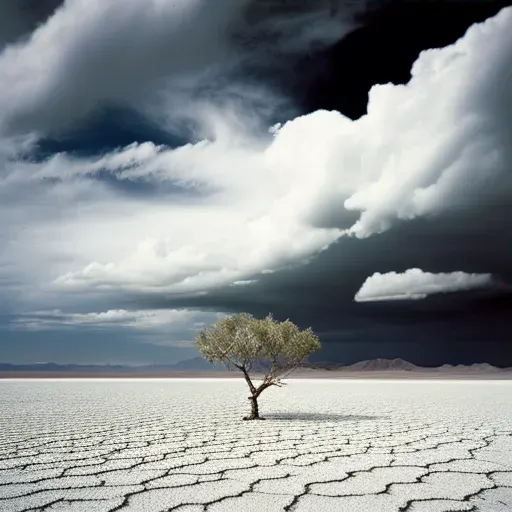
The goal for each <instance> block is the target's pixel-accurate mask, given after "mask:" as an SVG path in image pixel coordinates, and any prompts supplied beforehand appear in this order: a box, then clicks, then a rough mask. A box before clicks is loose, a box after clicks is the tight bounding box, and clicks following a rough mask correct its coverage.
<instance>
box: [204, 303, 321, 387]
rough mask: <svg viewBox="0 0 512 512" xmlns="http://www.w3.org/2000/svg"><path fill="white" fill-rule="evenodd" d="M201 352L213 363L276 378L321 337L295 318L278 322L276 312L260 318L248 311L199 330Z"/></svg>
mask: <svg viewBox="0 0 512 512" xmlns="http://www.w3.org/2000/svg"><path fill="white" fill-rule="evenodd" d="M196 346H197V348H198V350H199V352H200V354H201V355H202V356H203V357H204V358H205V359H206V360H208V361H210V362H211V363H213V364H225V365H227V366H228V367H229V368H238V369H239V370H242V371H244V373H245V372H249V371H251V369H256V370H259V371H262V372H264V373H265V381H266V382H269V383H270V382H274V381H276V380H278V379H279V377H281V378H282V377H283V376H284V374H287V373H290V372H291V371H293V370H294V369H295V368H297V367H298V366H299V365H300V364H301V363H302V362H303V361H304V360H305V359H306V358H307V357H308V356H309V355H310V354H311V353H312V352H314V351H315V350H319V349H320V341H319V339H318V337H317V336H316V335H315V334H314V333H313V331H312V330H311V329H310V328H308V329H306V330H303V331H301V330H300V329H299V328H298V327H297V326H296V325H295V324H294V323H293V322H291V321H290V320H286V321H285V322H278V321H276V320H274V318H273V317H272V315H268V316H267V317H266V318H263V319H261V320H260V319H257V318H254V317H253V316H252V315H249V314H247V313H239V314H236V315H232V316H229V317H225V318H222V319H221V320H219V322H217V324H215V325H213V326H210V327H207V328H206V329H203V330H202V331H200V332H199V333H198V334H197V337H196Z"/></svg>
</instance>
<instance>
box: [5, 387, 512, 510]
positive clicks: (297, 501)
mask: <svg viewBox="0 0 512 512" xmlns="http://www.w3.org/2000/svg"><path fill="white" fill-rule="evenodd" d="M511 392H512V382H511V381H507V380H494V381H419V380H408V381H405V380H404V381H398V380H397V381H393V380H382V381H379V380H366V381H365V380H293V381H290V382H289V385H288V386H287V387H285V388H280V389H278V388H272V389H270V390H268V391H266V392H265V393H264V394H263V395H262V397H261V404H260V408H261V410H262V413H263V414H264V415H265V416H266V418H267V420H266V421H257V422H244V421H242V420H241V417H242V416H243V414H245V413H246V410H247V409H248V401H247V399H246V397H247V391H246V388H245V384H244V383H243V382H241V381H234V380H221V379H211V380H206V379H200V380H194V379H190V380H155V379H153V380H147V381H145V380H141V379H138V380H113V379H110V380H90V379H89V380H62V379H60V380H55V381H52V380H44V381H43V380H4V381H2V382H0V411H1V414H0V510H1V511H6V512H7V511H8V512H16V511H42V510H48V511H66V512H68V511H69V512H75V511H84V512H85V511H87V512H100V511H105V512H106V511H115V510H127V511H171V510H172V511H174V510H176V511H179V512H200V511H208V512H222V511H233V512H235V511H241V510H243V511H246V512H252V511H254V512H256V511H257V512H261V511H268V512H272V511H283V510H284V511H297V512H304V511H315V512H317V511H336V512H343V511H347V512H358V511H361V512H377V511H378V512H386V511H410V512H438V511H439V512H440V511H462V510H474V511H477V510H479V511H496V512H498V511H500V512H510V511H511V510H512V407H511V405H512V404H511V402H512V393H511Z"/></svg>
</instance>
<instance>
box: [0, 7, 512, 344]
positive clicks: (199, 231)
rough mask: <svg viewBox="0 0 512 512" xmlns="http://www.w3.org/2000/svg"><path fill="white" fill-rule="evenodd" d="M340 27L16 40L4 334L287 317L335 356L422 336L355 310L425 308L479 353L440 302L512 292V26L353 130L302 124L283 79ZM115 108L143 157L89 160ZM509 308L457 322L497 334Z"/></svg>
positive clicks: (330, 119) (230, 14) (431, 71)
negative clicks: (335, 350) (84, 143)
mask: <svg viewBox="0 0 512 512" xmlns="http://www.w3.org/2000/svg"><path fill="white" fill-rule="evenodd" d="M121 3H122V7H121ZM335 7H336V6H335V5H334V4H333V3H332V2H328V1H326V2H316V3H312V2H306V1H304V2H300V3H299V4H297V5H296V6H295V8H294V9H292V10H289V9H286V8H285V6H283V5H281V3H279V2H271V1H270V0H268V1H267V2H266V3H265V2H259V3H258V2H252V1H249V0H245V1H242V2H240V1H234V0H233V1H231V0H226V2H223V3H222V9H220V8H218V5H217V3H215V8H214V6H213V4H212V3H211V2H204V1H202V0H194V1H192V2H190V1H184V0H183V1H178V2H152V3H150V4H148V3H147V2H142V1H139V0H131V1H130V2H119V1H117V0H115V1H112V2H97V1H96V0H94V1H87V2H85V1H80V0H71V1H67V2H64V3H63V4H62V5H60V6H54V7H53V8H52V9H50V8H48V11H47V12H46V14H39V15H38V16H39V18H38V19H39V22H38V23H39V25H38V26H37V27H33V26H32V25H30V23H28V22H27V23H28V24H24V25H23V27H25V28H23V29H22V28H20V29H19V30H18V32H17V34H18V35H13V34H11V35H9V36H8V37H7V36H5V41H6V43H5V46H4V48H3V50H2V52H1V53H0V93H2V96H3V98H4V105H5V108H3V109H2V112H1V113H0V164H1V167H0V221H2V224H1V228H0V243H1V250H0V281H1V282H2V283H3V285H4V288H3V289H4V292H3V293H5V294H6V295H7V294H8V295H9V301H8V302H7V301H5V304H6V306H4V312H5V315H6V317H8V325H10V326H11V328H12V329H13V330H18V331H19V330H23V329H25V330H32V331H34V330H38V329H40V330H49V329H60V328H62V327H63V326H64V327H66V328H71V327H81V328H87V327H94V328H97V327H100V326H101V327H102V328H104V327H108V328H115V327H118V328H122V329H134V330H139V331H140V330H141V329H143V330H144V329H145V330H147V331H148V332H150V331H155V330H157V331H158V332H162V329H163V330H165V329H166V328H169V329H171V327H170V326H171V324H173V321H174V320H173V319H174V316H173V315H180V314H181V313H179V311H182V310H183V315H184V316H183V318H185V319H186V322H185V324H186V325H192V324H191V322H193V321H194V319H193V318H192V316H193V315H192V316H190V317H188V316H187V314H188V313H187V311H188V310H190V311H203V312H204V315H206V316H205V317H204V318H206V320H205V321H209V320H211V319H215V318H217V317H216V316H215V315H218V314H222V313H225V312H229V311H236V310H248V311H251V312H253V313H255V314H266V313H268V312H270V311H273V312H274V313H275V314H276V315H277V316H278V317H284V318H286V317H292V319H293V320H294V321H296V322H297V323H299V324H312V325H313V326H314V327H315V328H316V329H317V330H319V331H321V332H323V333H324V338H323V339H325V340H327V344H328V343H329V341H328V340H329V339H331V340H332V339H334V338H333V337H336V336H338V338H337V339H345V340H348V342H352V341H351V340H354V342H355V340H356V339H362V338H364V337H365V336H366V335H365V332H366V333H369V334H368V335H369V336H370V338H372V339H377V338H378V339H385V338H386V337H387V338H389V333H391V332H392V333H393V336H395V335H396V332H397V331H396V329H398V328H399V327H400V326H402V325H403V324H404V323H406V322H407V320H405V319H404V318H399V316H397V314H396V312H395V311H393V310H391V309H387V306H386V305H379V304H377V305H372V304H371V303H362V302H361V303H360V301H364V302H370V301H373V300H377V301H382V300H383V298H387V299H396V298H420V297H421V298H424V297H427V299H426V300H425V301H421V302H424V303H425V304H424V305H421V306H420V305H410V306H408V307H410V308H412V309H410V310H409V312H408V315H409V317H408V318H409V319H411V321H412V319H415V321H418V322H420V323H421V322H425V323H428V324H431V323H432V322H433V320H432V318H433V317H434V316H437V318H441V317H442V316H443V314H445V315H447V322H452V325H457V329H458V333H459V334H460V336H461V337H462V338H463V337H464V336H465V334H463V333H465V332H470V329H469V328H467V329H466V327H464V326H463V327H460V323H459V320H460V319H459V318H458V317H457V315H458V314H459V313H458V310H457V308H452V306H449V305H448V304H447V303H446V302H443V300H444V299H443V298H439V297H430V295H433V296H434V295H435V296H438V295H444V292H449V291H450V292H460V291H465V292H469V293H470V294H471V293H472V292H481V291H482V290H483V289H486V290H488V291H489V290H492V291H493V293H494V292H496V293H497V294H502V293H505V291H504V290H503V289H502V288H499V289H497V288H493V286H491V284H492V283H494V280H493V278H492V277H491V276H494V275H496V276H500V277H502V278H503V279H504V281H506V282H510V279H511V277H510V263H509V262H510V256H511V248H510V247H509V246H508V245H507V244H506V241H505V239H504V236H505V234H506V233H508V231H509V230H510V221H509V219H510V218H511V217H510V211H511V208H510V206H511V203H510V197H511V193H512V190H511V187H512V182H511V178H510V176H511V175H512V174H511V173H512V149H511V148H512V146H511V145H510V140H512V73H511V71H510V70H511V69H512V52H511V51H510V48H512V34H511V33H510V30H509V27H510V26H511V25H512V8H507V9H503V10H501V11H500V12H499V13H498V14H496V15H495V16H493V17H491V18H489V19H487V20H486V21H484V22H481V23H477V24H474V25H472V26H471V27H469V29H468V30H467V32H466V33H465V34H464V35H463V36H462V37H461V38H460V39H458V40H457V41H455V42H454V43H453V44H449V45H447V46H445V47H443V48H436V49H427V50H425V51H423V52H421V53H420V54H419V55H418V56H417V58H416V61H415V62H414V65H413V66H412V69H411V70H410V74H411V78H410V80H408V81H406V83H404V84H393V83H387V84H376V85H374V86H373V87H372V88H371V90H370V91H369V101H368V105H367V112H366V114H365V115H362V116H361V117H359V118H357V119H351V118H349V117H347V116H346V115H344V114H343V113H341V112H338V111H328V110H317V111H314V112H301V107H300V104H298V103H297V100H296V97H294V96H293V95H292V94H290V91H289V90H288V89H287V88H286V80H282V81H281V82H279V80H277V79H275V78H274V76H279V73H280V72H282V71H283V70H288V69H290V62H295V61H297V59H300V58H309V57H307V56H308V55H311V54H313V53H315V52H317V53H319V52H320V53H321V52H322V51H323V49H324V48H328V47H329V46H330V45H332V44H334V43H336V42H338V41H340V40H341V41H342V40H343V38H344V36H345V35H346V34H348V33H350V31H351V30H353V29H354V28H355V27H357V23H358V22H357V20H356V17H355V14H356V10H355V9H353V10H351V9H342V8H339V9H338V8H335ZM13 12H14V11H13ZM13 16H14V14H13ZM20 19H21V18H20ZM24 23H25V22H24ZM20 27H21V25H20ZM26 27H28V28H26ZM31 27H32V28H31ZM27 31H28V32H27ZM23 34H25V35H23ZM475 69H478V70H479V72H478V73H476V74H475V72H474V70H475ZM349 79H350V77H347V80H349ZM297 83H300V81H297ZM107 107H108V108H123V109H127V111H130V112H132V113H134V114H133V115H136V116H139V117H137V119H140V120H141V123H138V124H139V126H145V127H146V126H147V127H151V130H150V129H149V128H148V131H147V133H148V136H147V137H146V138H144V132H143V131H141V133H139V135H138V136H137V138H136V140H132V141H129V143H127V144H122V145H120V146H119V145H116V144H110V145H111V146H113V147H108V146H109V144H108V140H107V141H106V142H105V144H104V145H101V149H100V146H99V144H98V147H97V148H96V149H95V148H94V145H92V146H91V148H89V150H88V151H87V152H82V153H80V152H79V151H74V150H73V140H74V138H76V137H77V133H80V129H81V130H82V131H87V130H89V129H90V126H91V124H90V123H91V119H98V118H101V115H104V113H105V112H107V111H108V110H105V109H106V108H107ZM95 116H96V117H95ZM98 116H100V117H98ZM145 123H147V124H145ZM80 127H82V128H80ZM77 130H78V131H77ZM107 131H108V130H106V129H105V138H106V139H108V135H107ZM150 133H151V134H155V133H158V134H160V135H161V136H160V135H159V137H158V140H156V139H157V137H152V136H150ZM66 134H68V135H66ZM69 134H72V135H69ZM66 137H67V138H66ZM125 138H126V137H125ZM52 144H53V145H54V147H60V148H65V149H60V150H57V151H51V150H49V149H48V148H51V147H52ZM105 147H106V148H107V149H105ZM45 148H46V149H45ZM66 148H69V149H66ZM413 267H418V268H423V269H429V271H428V272H423V271H421V270H414V269H413ZM411 269H412V270H411ZM446 269H457V272H454V273H452V272H447V270H446ZM369 276H370V277H369ZM365 280H366V281H365ZM363 283H364V284H363ZM361 286H362V288H361ZM455 295H457V296H458V295H459V294H453V295H452V296H453V297H455ZM354 296H355V297H356V302H354V301H353V299H354ZM431 299H432V300H431ZM502 299H503V297H502V295H499V297H498V298H496V299H495V296H492V297H491V296H485V297H483V298H482V297H481V296H480V295H479V296H478V297H477V298H476V299H474V300H478V301H480V302H479V304H480V306H478V307H476V306H474V304H475V302H474V301H473V298H468V297H467V296H464V298H463V299H460V301H461V302H458V304H461V305H460V306H457V307H460V308H462V309H464V311H469V310H470V309H471V308H473V307H476V308H477V309H478V311H479V312H481V313H479V314H481V315H483V316H482V318H483V317H484V316H485V315H486V313H484V312H483V311H484V310H485V307H484V306H483V304H484V303H485V304H489V302H488V301H490V300H497V301H498V302H499V301H501V300H502ZM453 300H454V301H456V300H457V301H458V300H459V299H457V298H454V299H453ZM503 300H504V301H505V302H506V299H503ZM464 301H466V302H464ZM502 303H504V302H500V304H502ZM500 307H501V306H500ZM500 307H497V308H496V310H498V311H501V310H500ZM370 308H371V309H370ZM415 308H416V309H415ZM482 308H483V309H482ZM441 310H442V312H443V313H440V311H441ZM485 311H486V310H485ZM102 312H103V313H102ZM194 314H195V313H194ZM499 315H501V313H499V312H498V316H499ZM456 317H457V318H456ZM476 317H478V315H475V318H476ZM499 318H500V319H501V316H499ZM187 322H189V323H188V324H187ZM500 322H501V320H499V322H498V323H497V324H496V326H497V327H496V329H497V330H496V331H495V334H496V336H495V337H496V338H499V337H500V336H502V333H503V332H505V331H501V330H500V329H501V326H502V324H501V323H500ZM384 324H385V325H384ZM503 325H504V324H503ZM340 326H342V327H340ZM365 329H366V330H365ZM171 330H172V329H171ZM180 332H181V331H180ZM192 332H193V331H189V332H188V336H191V333H192ZM336 333H337V334H336ZM176 336H178V334H176ZM179 336H181V334H179Z"/></svg>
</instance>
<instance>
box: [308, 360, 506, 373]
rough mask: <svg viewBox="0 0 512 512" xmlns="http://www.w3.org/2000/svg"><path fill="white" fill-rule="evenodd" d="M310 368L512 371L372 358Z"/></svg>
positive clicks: (474, 365)
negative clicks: (348, 363)
mask: <svg viewBox="0 0 512 512" xmlns="http://www.w3.org/2000/svg"><path fill="white" fill-rule="evenodd" d="M307 367H308V368H312V369H319V370H331V371H332V370H337V371H353V372H383V371H404V372H450V373H453V372H457V373H458V372H474V373H476V372H482V373H484V372H485V373H489V372H492V373H496V372H503V371H512V368H497V367H496V366H493V365H491V364H489V363H475V364H471V365H463V364H458V365H455V366H454V365H451V364H444V365H443V366H437V367H433V368H427V367H424V366H416V365H415V364H413V363H410V362H409V361H405V360H404V359H398V358H397V359H381V358H378V359H370V360H367V361H359V362H358V363H355V364H351V365H348V366H343V365H333V364H330V363H311V364H308V365H307Z"/></svg>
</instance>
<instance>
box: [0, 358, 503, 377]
mask: <svg viewBox="0 0 512 512" xmlns="http://www.w3.org/2000/svg"><path fill="white" fill-rule="evenodd" d="M302 368H303V369H308V370H324V371H325V370H327V371H343V372H384V371H401V372H429V373H431V372H434V373H498V372H504V371H511V372H512V368H504V369H503V368H497V367H496V366H492V365H490V364H488V363H475V364H472V365H462V364H459V365H455V366H453V365H450V364H445V365H443V366H439V367H435V368H425V367H422V366H416V365H414V364H412V363H410V362H409V361H405V360H403V359H380V358H379V359H371V360H368V361H360V362H358V363H355V364H352V365H345V366H344V365H339V364H333V363H328V362H325V363H323V362H320V363H307V364H305V365H304V366H303V367H302ZM222 370H225V368H222V367H214V366H212V365H211V364H210V363H208V362H207V361H205V360H204V359H202V358H201V357H195V358H193V359H187V360H185V361H180V362H178V363H175V364H150V365H142V366H128V365H110V364H108V365H81V364H57V363H34V364H9V363H0V372H45V373H46V372H49V373H51V372H55V373H84V374H91V373H108V374H115V373H119V374H127V373H137V374H139V373H140V374H163V373H167V372H204V371H212V372H215V371H222Z"/></svg>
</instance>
